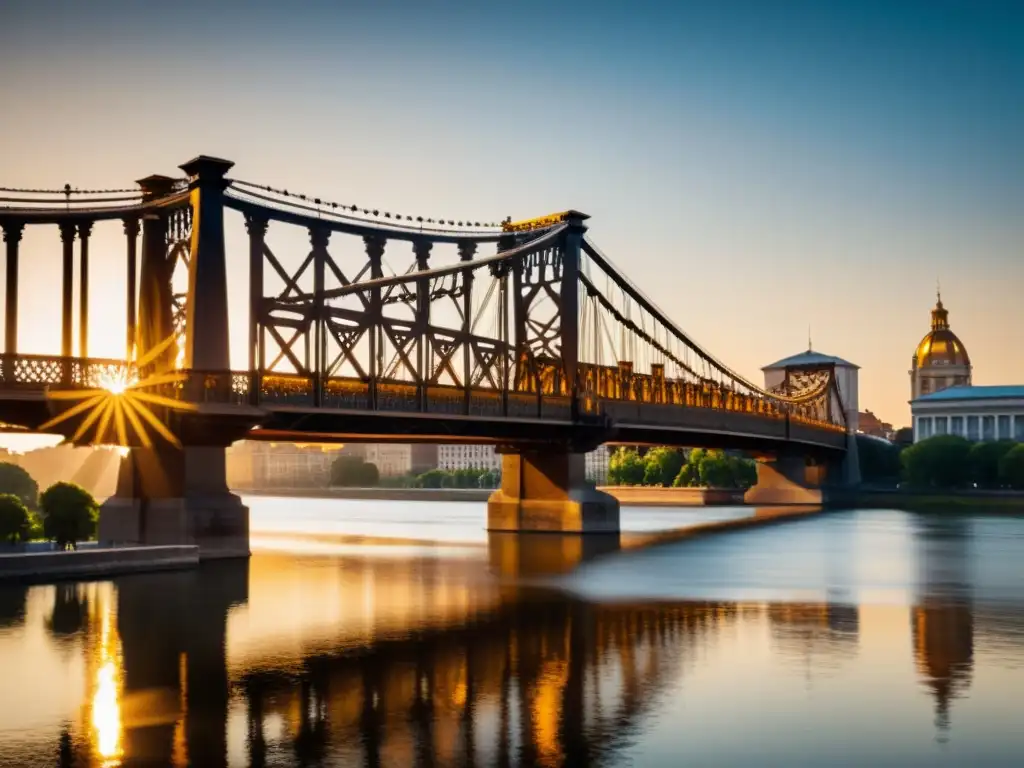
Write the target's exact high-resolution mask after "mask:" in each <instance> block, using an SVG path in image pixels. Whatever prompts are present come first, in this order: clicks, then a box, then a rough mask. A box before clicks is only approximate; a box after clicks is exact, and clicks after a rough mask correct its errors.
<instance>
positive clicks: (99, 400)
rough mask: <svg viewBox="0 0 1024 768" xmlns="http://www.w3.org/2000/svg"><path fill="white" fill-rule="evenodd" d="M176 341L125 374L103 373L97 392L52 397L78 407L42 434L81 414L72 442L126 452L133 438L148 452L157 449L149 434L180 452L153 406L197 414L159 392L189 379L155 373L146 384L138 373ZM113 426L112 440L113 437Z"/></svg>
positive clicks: (152, 352) (166, 341) (170, 340)
mask: <svg viewBox="0 0 1024 768" xmlns="http://www.w3.org/2000/svg"><path fill="white" fill-rule="evenodd" d="M174 341H175V337H174V336H173V335H172V336H169V337H167V338H166V339H164V341H162V342H160V343H159V344H157V345H156V346H155V347H154V348H153V349H151V350H150V351H149V353H148V354H146V355H145V356H144V357H143V358H142V359H141V360H139V361H137V362H136V363H135V364H134V365H132V364H131V363H128V364H126V365H125V367H124V369H122V370H120V371H117V372H114V373H103V374H101V375H100V376H99V377H97V379H96V382H95V383H96V386H94V387H90V388H88V389H78V390H66V391H57V392H51V393H49V395H48V397H49V398H50V399H51V400H72V401H78V402H77V403H76V404H75V405H72V406H71V407H70V408H67V409H66V410H64V411H62V412H61V413H59V414H57V415H56V416H54V417H53V418H52V419H50V420H49V421H47V422H46V423H45V424H42V425H40V427H39V430H40V431H43V432H45V431H48V430H51V429H53V428H54V427H56V426H58V425H60V424H62V423H64V422H67V421H68V420H70V419H73V418H75V417H77V416H80V415H81V416H82V419H81V421H80V422H79V424H78V427H77V428H76V430H75V432H74V434H73V435H72V436H71V438H70V441H71V442H72V443H80V442H83V441H86V442H89V443H91V444H93V445H110V444H113V445H118V446H122V447H125V446H128V445H130V444H131V443H130V440H131V437H132V435H134V438H135V441H136V442H137V444H139V445H141V446H142V447H143V448H150V447H152V446H153V437H152V436H151V435H150V432H153V433H155V434H156V435H159V436H160V437H161V438H163V439H164V440H166V441H167V442H168V443H171V444H172V445H174V446H175V447H178V448H180V447H181V441H180V440H178V438H177V436H176V435H175V434H174V433H173V432H172V431H171V430H170V429H169V428H168V427H167V425H166V424H165V423H164V422H163V420H161V418H160V417H159V416H158V415H157V414H156V413H154V412H153V410H152V408H151V406H156V407H161V408H166V409H168V410H172V411H194V410H196V406H195V405H194V404H193V403H188V402H182V401H181V400H176V399H174V398H173V397H168V396H167V395H165V394H161V393H160V392H159V390H160V389H166V388H168V387H172V386H174V385H177V384H180V383H182V382H184V381H185V380H186V379H187V378H188V374H187V373H184V372H182V371H171V372H163V373H156V374H153V375H150V376H146V377H145V378H142V379H140V378H139V377H138V374H137V371H141V370H145V368H146V367H147V366H148V365H149V364H151V363H152V362H153V361H154V360H156V359H158V358H159V357H160V356H161V355H162V354H163V353H164V352H165V351H166V350H167V349H168V347H170V345H171V344H173V343H174ZM154 390H156V391H154ZM83 414H84V415H83ZM111 427H113V430H112V431H113V433H114V434H113V437H111V436H110V435H108V433H109V432H110V431H111ZM90 431H91V433H92V437H91V438H90V439H88V440H86V435H88V434H89V433H90Z"/></svg>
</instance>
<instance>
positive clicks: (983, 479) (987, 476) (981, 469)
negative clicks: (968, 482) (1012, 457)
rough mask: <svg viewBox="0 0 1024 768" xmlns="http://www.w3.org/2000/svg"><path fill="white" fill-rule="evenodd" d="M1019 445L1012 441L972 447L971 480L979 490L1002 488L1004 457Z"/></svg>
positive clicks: (970, 457)
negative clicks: (1001, 463)
mask: <svg viewBox="0 0 1024 768" xmlns="http://www.w3.org/2000/svg"><path fill="white" fill-rule="evenodd" d="M1016 445H1017V444H1016V443H1015V442H1013V441H1012V440H998V441H996V442H986V443H975V444H974V445H972V446H971V452H970V454H968V457H967V461H968V462H969V464H970V469H971V479H972V480H973V481H974V482H976V483H977V484H978V487H979V488H998V487H999V486H1000V479H999V467H1000V462H1001V461H1002V459H1003V457H1004V456H1005V455H1006V454H1007V453H1009V452H1010V451H1011V450H1012V449H1013V448H1014V446H1016Z"/></svg>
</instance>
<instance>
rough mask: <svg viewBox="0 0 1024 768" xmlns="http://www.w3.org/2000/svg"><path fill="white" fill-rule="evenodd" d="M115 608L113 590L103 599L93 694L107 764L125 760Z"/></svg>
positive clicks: (94, 718) (96, 736)
mask: <svg viewBox="0 0 1024 768" xmlns="http://www.w3.org/2000/svg"><path fill="white" fill-rule="evenodd" d="M114 611H115V607H114V604H113V601H112V600H111V599H110V597H109V593H107V594H106V595H104V596H102V597H101V598H100V601H99V613H100V644H99V654H100V657H99V666H98V667H97V669H96V682H95V686H96V691H95V693H94V694H93V696H92V717H91V722H92V729H93V735H94V744H95V746H96V751H97V752H98V753H99V755H100V757H101V758H103V763H102V764H103V766H104V767H105V768H107V767H108V766H116V765H120V763H121V755H122V751H121V706H120V679H119V678H120V675H119V672H120V669H119V661H120V649H119V647H118V646H119V644H120V643H119V638H118V636H117V633H116V632H115V631H114V629H113V627H112V625H113V621H114V616H115V614H114Z"/></svg>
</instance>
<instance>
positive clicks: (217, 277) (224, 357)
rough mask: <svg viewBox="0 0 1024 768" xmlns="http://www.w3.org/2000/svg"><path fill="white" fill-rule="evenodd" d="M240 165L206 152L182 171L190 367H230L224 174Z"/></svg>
mask: <svg viewBox="0 0 1024 768" xmlns="http://www.w3.org/2000/svg"><path fill="white" fill-rule="evenodd" d="M233 165H234V163H232V162H230V161H228V160H220V159H218V158H215V157H207V156H206V155H200V156H199V157H197V158H195V159H194V160H190V161H189V162H187V163H185V164H184V165H182V166H180V167H181V169H182V170H183V171H184V172H185V173H186V174H187V175H188V177H189V203H190V204H191V206H192V248H191V252H190V257H189V267H188V299H187V304H186V309H187V313H188V314H187V319H186V321H185V368H187V369H192V370H197V371H228V370H230V369H231V356H230V354H229V349H228V300H227V299H228V275H227V263H226V259H225V253H224V189H225V188H226V187H227V185H228V183H229V182H228V181H227V180H226V179H225V178H224V175H225V174H226V173H227V172H228V170H230V169H231V167H232V166H233Z"/></svg>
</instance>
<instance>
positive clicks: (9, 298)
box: [3, 221, 25, 355]
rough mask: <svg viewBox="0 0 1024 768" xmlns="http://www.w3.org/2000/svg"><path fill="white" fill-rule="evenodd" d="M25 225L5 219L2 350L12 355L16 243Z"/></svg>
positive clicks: (14, 343)
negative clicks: (5, 255)
mask: <svg viewBox="0 0 1024 768" xmlns="http://www.w3.org/2000/svg"><path fill="white" fill-rule="evenodd" d="M24 228H25V225H24V224H22V223H21V222H20V221H19V222H11V221H5V222H4V224H3V229H4V243H5V244H6V247H7V285H6V305H5V324H4V352H5V353H6V354H8V355H14V354H17V352H18V245H19V243H21V234H22V232H23V231H24Z"/></svg>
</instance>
